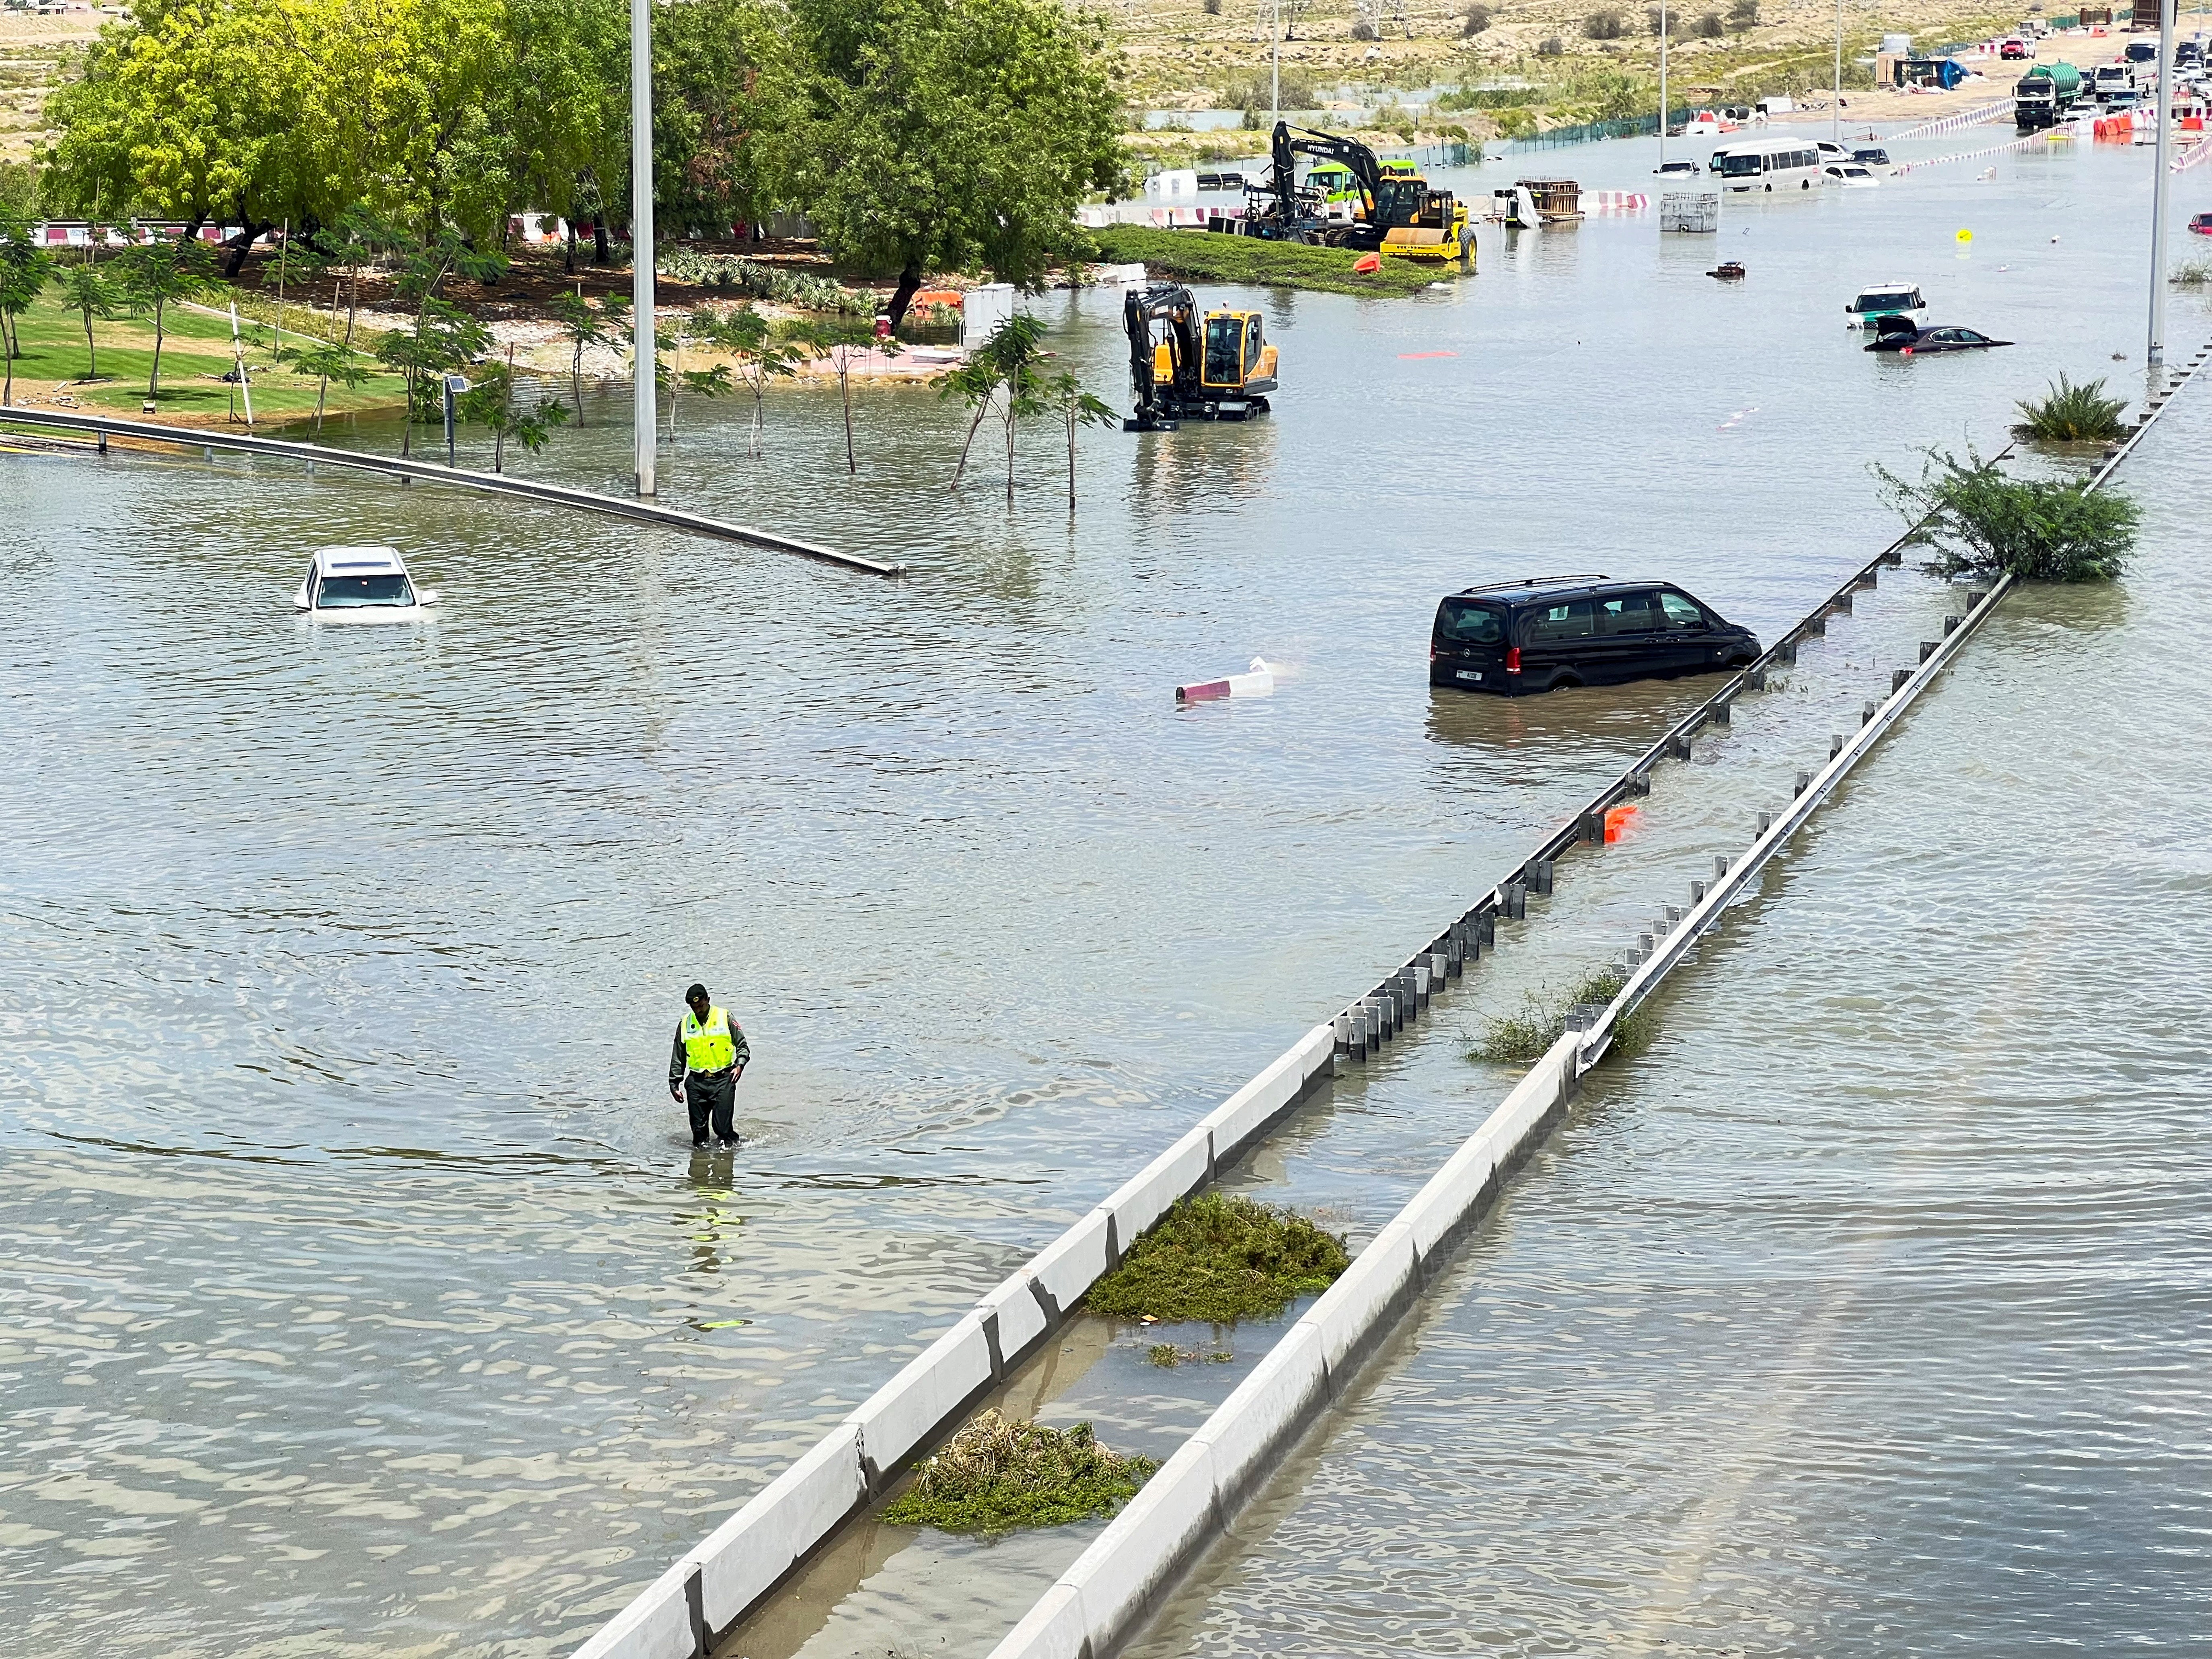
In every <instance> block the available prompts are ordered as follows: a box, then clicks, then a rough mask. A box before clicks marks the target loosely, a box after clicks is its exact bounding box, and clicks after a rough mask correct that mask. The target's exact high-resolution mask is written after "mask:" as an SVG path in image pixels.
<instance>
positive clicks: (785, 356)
mask: <svg viewBox="0 0 2212 1659" xmlns="http://www.w3.org/2000/svg"><path fill="white" fill-rule="evenodd" d="M702 337H704V338H706V339H708V340H709V341H711V342H712V343H714V344H716V345H718V346H720V347H721V348H722V349H724V350H725V351H727V352H729V353H730V354H731V355H732V356H734V357H736V358H737V360H738V379H739V380H741V381H742V382H743V383H744V385H745V386H747V387H749V388H750V390H751V392H752V394H753V423H752V430H751V432H750V435H749V436H748V437H747V439H746V442H745V453H747V454H748V455H757V454H759V453H761V447H762V442H763V434H764V428H765V410H764V406H765V404H766V402H767V394H768V383H769V381H770V380H786V379H789V378H790V377H791V376H793V375H794V374H798V373H799V362H800V360H801V359H802V358H803V357H804V356H805V349H804V347H803V346H802V345H800V344H799V343H798V342H796V341H793V340H790V339H782V338H778V337H776V335H775V332H774V331H772V330H771V329H770V328H769V323H768V319H767V318H765V317H763V316H762V315H761V314H760V313H758V312H757V311H752V310H744V311H737V312H732V313H730V314H729V315H728V316H726V317H721V318H716V319H713V320H712V321H711V322H709V323H708V325H706V327H705V329H704V331H703V333H702Z"/></svg>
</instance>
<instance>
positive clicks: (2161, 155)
mask: <svg viewBox="0 0 2212 1659" xmlns="http://www.w3.org/2000/svg"><path fill="white" fill-rule="evenodd" d="M2173 7H2174V0H2159V8H2158V113H2157V115H2156V116H2155V117H2154V119H2155V120H2156V121H2157V122H2158V148H2157V151H2156V153H2155V155H2154V159H2153V160H2152V161H2151V166H2152V167H2153V168H2154V176H2153V177H2152V179H2151V185H2150V348H2149V349H2148V351H2146V352H2145V353H2144V354H2143V360H2144V362H2148V364H2149V365H2150V366H2151V367H2152V368H2157V367H2158V366H2159V365H2160V363H2162V362H2165V361H2166V146H2167V145H2168V144H2169V143H2172V135H2171V129H2172V125H2173Z"/></svg>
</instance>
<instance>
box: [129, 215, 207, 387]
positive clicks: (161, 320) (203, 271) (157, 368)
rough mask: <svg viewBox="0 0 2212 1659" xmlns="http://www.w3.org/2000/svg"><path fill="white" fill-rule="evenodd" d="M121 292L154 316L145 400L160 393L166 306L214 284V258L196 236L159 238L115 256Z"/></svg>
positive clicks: (197, 294) (203, 292)
mask: <svg viewBox="0 0 2212 1659" xmlns="http://www.w3.org/2000/svg"><path fill="white" fill-rule="evenodd" d="M115 264H116V266H117V268H118V270H119V271H120V272H121V277H122V287H123V293H124V295H125V298H126V299H128V300H129V301H130V302H131V305H133V306H134V307H137V308H138V309H139V310H141V311H150V312H151V313H153V315H154V362H153V365H152V367H151V368H149V370H148V372H147V375H146V401H147V402H148V403H149V404H150V403H154V402H155V401H156V400H158V399H159V398H160V397H161V343H162V342H163V340H165V339H166V338H167V319H168V314H169V307H171V306H173V305H174V304H176V303H177V302H178V301H182V300H197V299H198V298H199V297H201V296H202V295H205V294H208V293H210V292H211V291H212V290H213V289H214V288H215V285H216V282H215V261H214V259H213V258H211V257H210V255H209V253H208V249H207V244H206V243H205V242H203V241H201V240H198V239H197V237H191V236H180V237H179V238H177V239H176V240H174V241H171V240H167V238H160V239H157V240H154V241H151V242H149V243H146V244H145V245H144V246H139V247H132V248H125V250H124V251H123V252H121V253H119V254H118V255H117V256H116V259H115Z"/></svg>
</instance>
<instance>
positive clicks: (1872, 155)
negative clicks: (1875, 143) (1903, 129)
mask: <svg viewBox="0 0 2212 1659" xmlns="http://www.w3.org/2000/svg"><path fill="white" fill-rule="evenodd" d="M1851 160H1853V161H1857V163H1858V164H1859V165H1860V166H1861V167H1887V166H1888V165H1889V164H1890V162H1889V152H1888V151H1887V150H1886V149H1880V148H1875V149H1855V150H1853V151H1852V152H1851Z"/></svg>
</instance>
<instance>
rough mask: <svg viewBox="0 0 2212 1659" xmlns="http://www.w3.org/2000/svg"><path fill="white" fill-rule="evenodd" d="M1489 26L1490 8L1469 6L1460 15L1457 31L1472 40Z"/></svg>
mask: <svg viewBox="0 0 2212 1659" xmlns="http://www.w3.org/2000/svg"><path fill="white" fill-rule="evenodd" d="M1489 27H1490V8H1489V7H1487V6H1469V7H1468V9H1466V11H1464V12H1462V14H1461V15H1460V20H1459V32H1460V33H1462V34H1463V35H1466V36H1467V37H1468V38H1469V39H1470V40H1472V39H1473V38H1474V36H1476V35H1478V34H1480V33H1483V32H1484V31H1485V30H1486V29H1487V28H1489Z"/></svg>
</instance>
